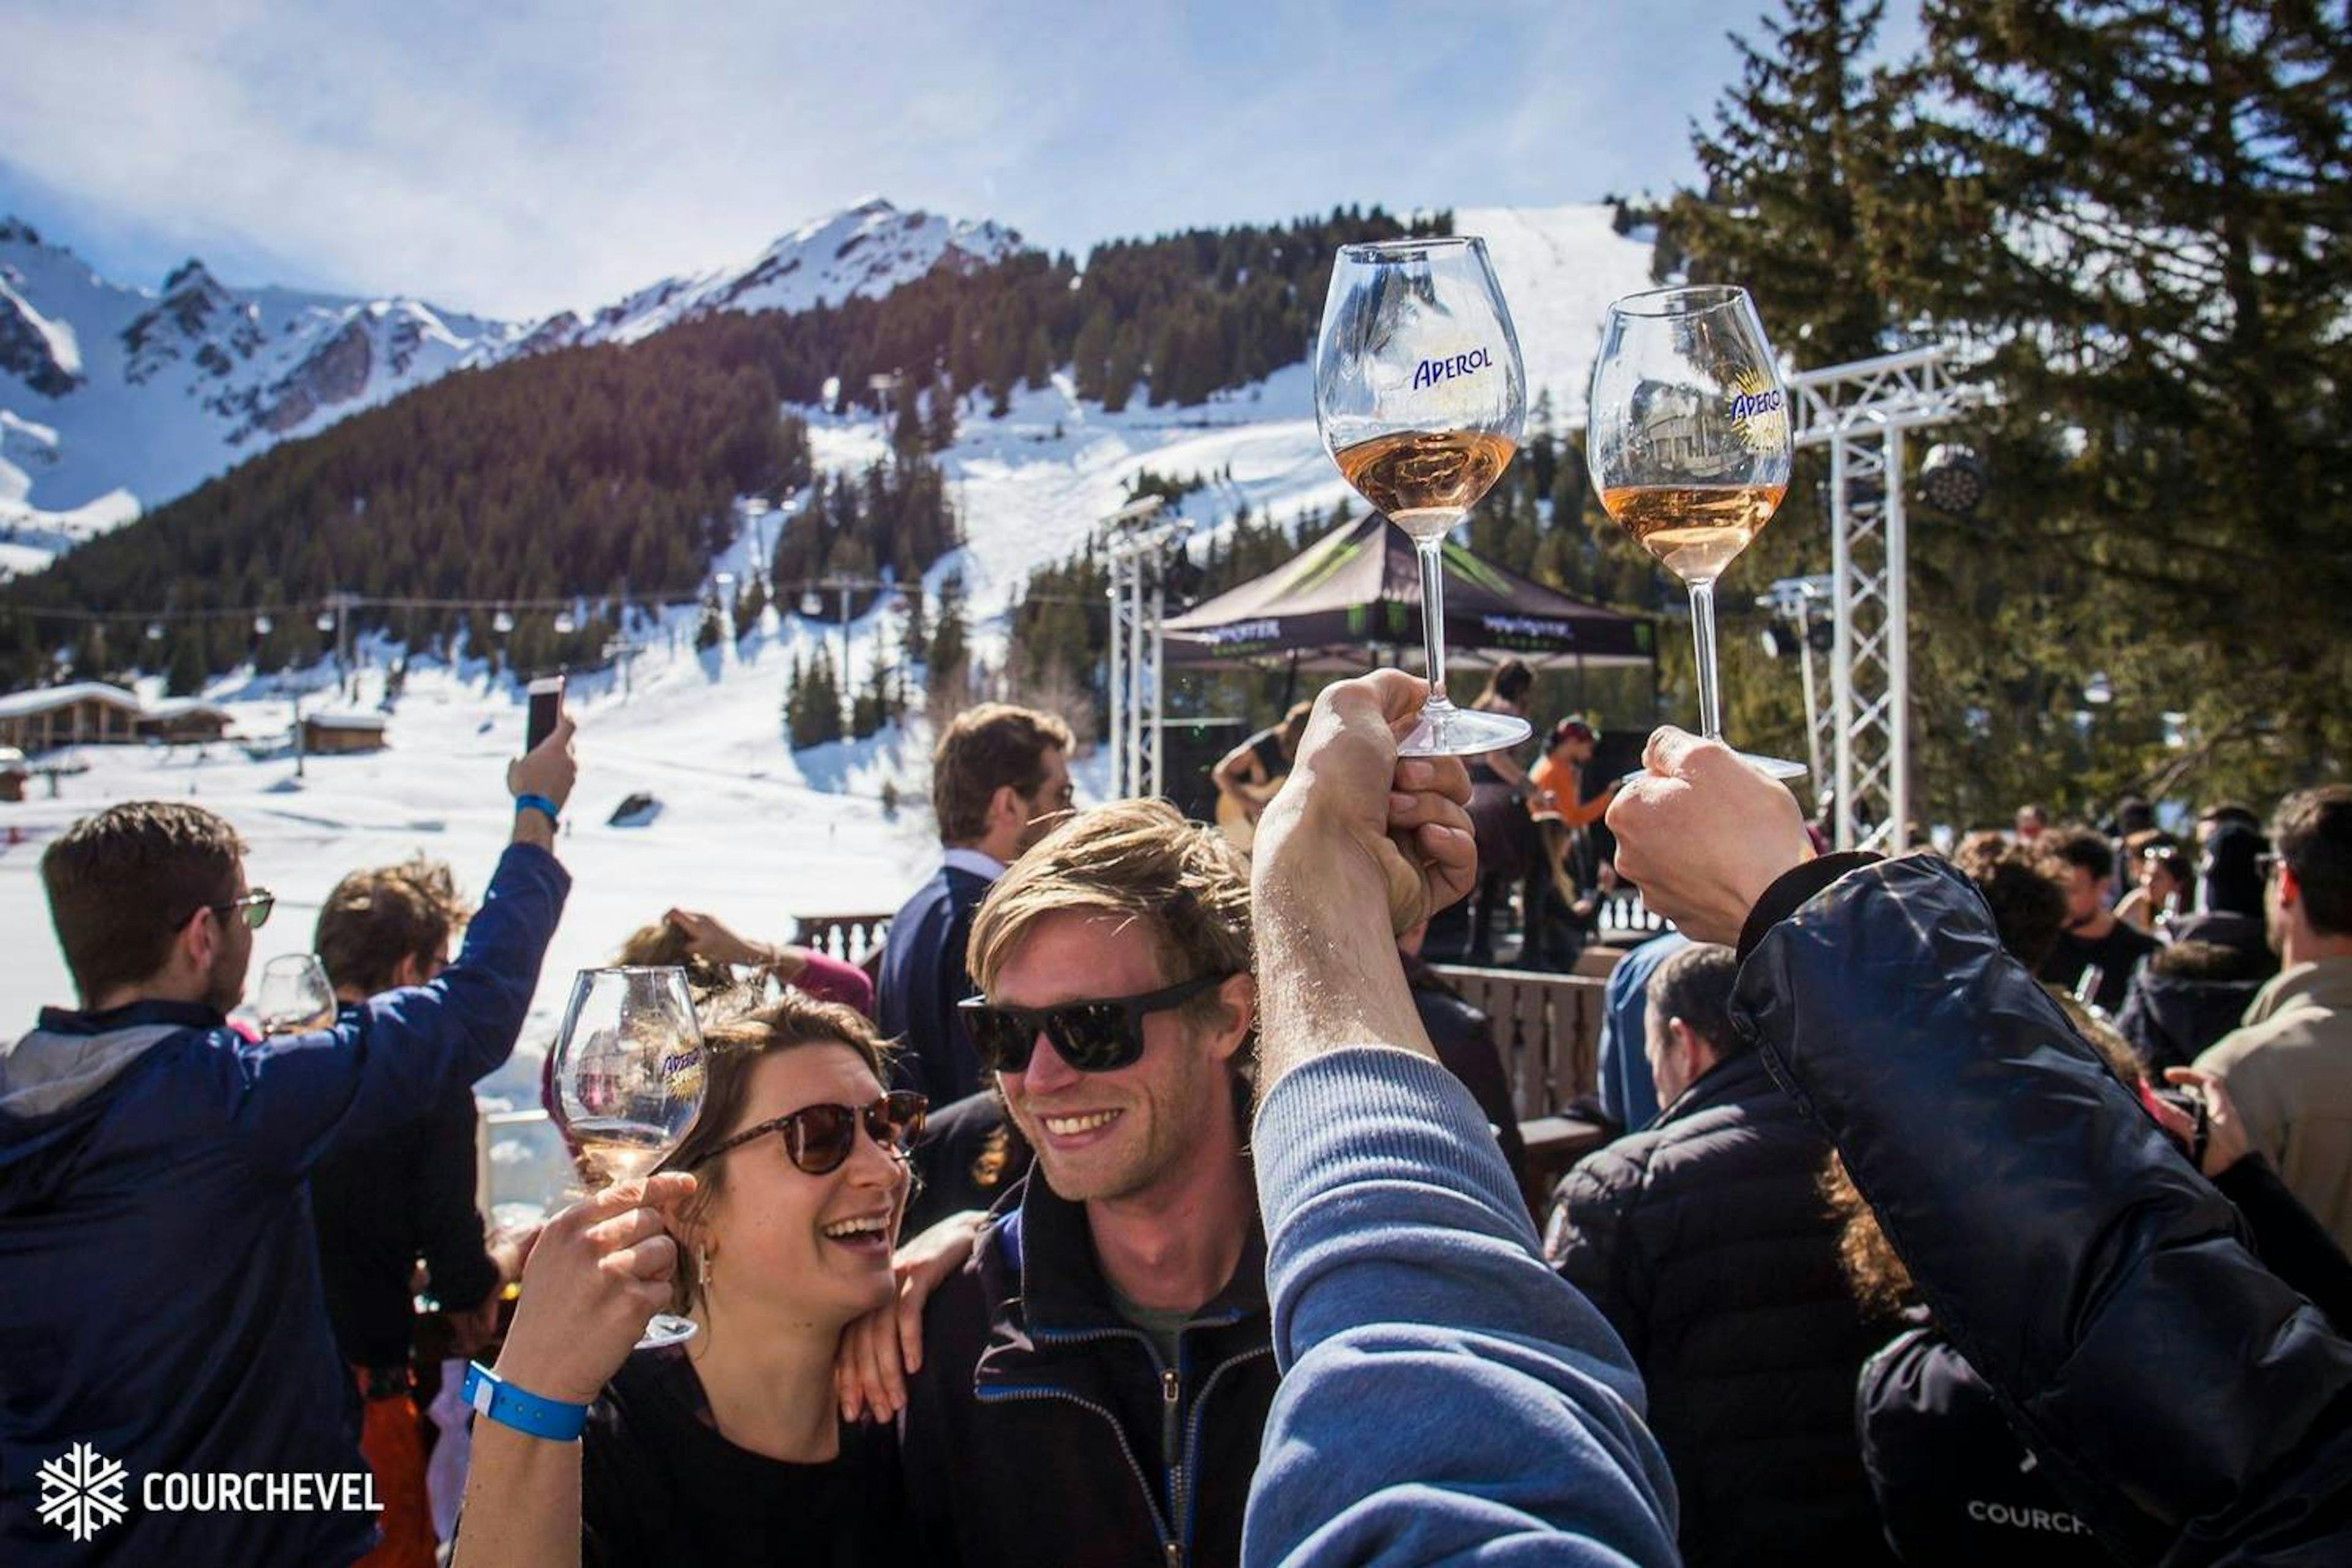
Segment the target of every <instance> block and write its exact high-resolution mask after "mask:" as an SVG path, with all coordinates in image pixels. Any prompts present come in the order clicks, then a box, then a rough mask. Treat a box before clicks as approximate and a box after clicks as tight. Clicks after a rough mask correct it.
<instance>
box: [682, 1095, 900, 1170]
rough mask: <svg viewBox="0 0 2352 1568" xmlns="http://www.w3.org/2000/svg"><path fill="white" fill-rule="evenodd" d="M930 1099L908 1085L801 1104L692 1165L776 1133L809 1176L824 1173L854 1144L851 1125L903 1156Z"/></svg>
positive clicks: (748, 1129)
mask: <svg viewBox="0 0 2352 1568" xmlns="http://www.w3.org/2000/svg"><path fill="white" fill-rule="evenodd" d="M930 1108H931V1102H930V1101H929V1100H927V1099H925V1098H924V1097H923V1096H921V1095H919V1094H917V1093H916V1092H915V1091H914V1090H913V1089H894V1090H892V1091H891V1092H890V1093H888V1094H886V1095H884V1096H883V1097H882V1098H881V1099H879V1100H874V1101H872V1102H871V1103H869V1104H866V1105H803V1106H802V1107H801V1108H800V1109H799V1110H795V1111H793V1113H792V1114H791V1115H790V1116H779V1117H777V1118H776V1119H775V1120H774V1121H762V1122H761V1123H760V1124H759V1125H758V1126H757V1127H746V1128H745V1129H743V1131H740V1132H738V1133H737V1134H735V1136H734V1137H732V1138H730V1139H728V1140H727V1141H726V1142H723V1143H720V1144H718V1145H715V1146H714V1147H713V1148H712V1149H711V1150H710V1151H709V1152H708V1153H706V1154H704V1155H703V1156H702V1158H701V1159H699V1160H697V1161H696V1162H695V1163H694V1169H696V1170H700V1169H701V1168H702V1167H703V1166H705V1165H708V1164H709V1163H710V1162H711V1161H713V1160H716V1159H717V1158H719V1155H721V1154H724V1153H725V1152H727V1151H728V1150H730V1149H732V1148H734V1147H735V1146H736V1145H737V1144H739V1143H749V1142H751V1140H753V1139H754V1138H764V1137H766V1136H767V1135H768V1134H769V1133H771V1132H776V1133H781V1134H782V1136H783V1140H784V1153H785V1154H786V1155H787V1156H788V1157H789V1158H790V1159H791V1160H792V1163H793V1164H795V1165H797V1166H799V1167H800V1168H801V1169H802V1170H803V1171H805V1172H807V1173H809V1174H810V1175H812V1176H829V1175H831V1174H832V1173H834V1172H835V1171H838V1170H839V1169H841V1167H842V1166H843V1165H844V1164H845V1163H847V1162H848V1159H849V1156H850V1155H851V1153H853V1152H855V1151H856V1148H857V1127H858V1123H859V1122H861V1121H862V1122H864V1123H865V1124H866V1131H867V1132H868V1133H869V1134H871V1135H872V1137H873V1139H874V1142H877V1143H879V1144H881V1145H882V1147H883V1148H884V1149H885V1150H886V1151H887V1152H888V1153H889V1154H890V1156H891V1157H892V1158H893V1159H904V1158H905V1157H906V1156H907V1153H908V1151H909V1150H911V1149H913V1148H914V1146H915V1140H916V1139H918V1138H919V1137H921V1136H922V1133H923V1115H924V1113H925V1112H926V1111H928V1110H930Z"/></svg>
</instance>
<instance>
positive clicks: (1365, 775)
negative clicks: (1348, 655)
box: [1252, 669, 1478, 937]
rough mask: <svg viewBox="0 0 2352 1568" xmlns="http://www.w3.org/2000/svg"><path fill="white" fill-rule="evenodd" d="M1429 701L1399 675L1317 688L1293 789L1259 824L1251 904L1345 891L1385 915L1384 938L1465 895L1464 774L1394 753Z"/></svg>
mask: <svg viewBox="0 0 2352 1568" xmlns="http://www.w3.org/2000/svg"><path fill="white" fill-rule="evenodd" d="M1428 693H1429V687H1428V685H1427V683H1426V682H1424V681H1423V680H1421V679H1418V678H1416V677H1414V676H1411V675H1407V674H1406V673H1405V672H1404V671H1402V670H1400V669H1383V670H1376V671H1374V672H1373V673H1372V674H1370V675H1367V676H1363V677H1361V678H1360V679H1355V680H1343V681H1339V682H1338V683H1337V684H1335V685H1331V686H1328V687H1326V688H1324V689H1323V694H1322V696H1321V697H1319V698H1318V699H1317V700H1316V703H1315V716H1314V717H1313V718H1312V719H1309V720H1308V721H1307V735H1306V738H1305V739H1304V740H1303V741H1301V742H1299V746H1298V760H1297V763H1296V764H1295V765H1294V767H1293V769H1292V773H1291V782H1290V784H1289V786H1288V787H1286V788H1285V789H1284V790H1283V792H1282V793H1281V794H1280V795H1276V797H1275V799H1274V801H1273V803H1272V804H1271V805H1269V806H1268V807H1267V809H1266V812H1265V816H1264V817H1263V818H1262V819H1261V820H1260V822H1259V826H1258V834H1257V842H1256V846H1255V849H1254V850H1253V852H1252V872H1253V877H1252V880H1253V881H1254V882H1255V884H1256V886H1257V889H1258V890H1259V896H1260V897H1265V896H1267V894H1268V892H1269V891H1270V890H1276V889H1282V888H1285V887H1295V889H1296V890H1297V891H1298V892H1301V893H1304V894H1306V895H1307V896H1308V897H1314V898H1325V899H1328V898H1329V897H1331V896H1332V895H1333V894H1334V893H1336V892H1338V891H1339V889H1341V888H1346V889H1349V890H1350V891H1352V892H1354V893H1356V894H1360V895H1370V896H1372V897H1374V898H1375V899H1377V900H1378V901H1379V903H1380V904H1381V905H1384V906H1385V907H1386V909H1387V910H1388V912H1389V926H1390V930H1389V932H1388V934H1389V935H1390V936H1391V937H1393V936H1395V935H1397V934H1398V933H1400V932H1402V931H1409V930H1411V929H1412V927H1413V926H1415V925H1417V924H1419V923H1420V922H1421V921H1424V920H1427V919H1428V918H1429V917H1430V916H1431V915H1433V914H1434V913H1436V912H1437V911H1438V910H1442V909H1444V907H1445V906H1446V905H1448V904H1450V903H1453V902H1454V900H1457V899H1459V898H1462V897H1463V896H1464V895H1465V894H1467V893H1468V892H1469V891H1470V889H1471V887H1472V886H1473V885H1474V884H1475V882H1476V881H1477V877H1478V850H1477V840H1476V838H1475V837H1474V836H1473V835H1472V833H1471V829H1470V813H1469V810H1468V806H1469V804H1470V773H1469V770H1468V769H1466V768H1465V767H1464V766H1463V763H1462V760H1461V759H1460V758H1458V757H1425V758H1411V759H1407V760H1404V761H1400V760H1399V759H1398V757H1397V741H1398V740H1399V738H1400V737H1402V736H1403V735H1406V734H1409V733H1411V732H1412V727H1413V725H1414V724H1415V723H1416V722H1418V721H1419V719H1420V715H1421V705H1422V702H1423V699H1425V698H1426V697H1427V696H1428ZM1269 884H1273V885H1274V886H1273V889H1270V888H1269Z"/></svg>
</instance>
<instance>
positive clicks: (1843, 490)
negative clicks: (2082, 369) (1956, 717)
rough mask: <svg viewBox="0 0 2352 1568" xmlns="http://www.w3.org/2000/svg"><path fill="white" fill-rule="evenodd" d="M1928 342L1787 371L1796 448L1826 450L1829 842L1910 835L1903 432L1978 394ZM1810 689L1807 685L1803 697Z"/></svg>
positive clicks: (1961, 407) (1935, 420) (1889, 843)
mask: <svg viewBox="0 0 2352 1568" xmlns="http://www.w3.org/2000/svg"><path fill="white" fill-rule="evenodd" d="M1948 357H1949V351H1948V350H1947V349H1945V348H1943V347H1941V346H1936V347H1931V348H1924V349H1914V350H1911V351H1909V352H1907V353H1897V354H1885V355H1882V356H1880V357H1879V358H1876V359H1866V360H1856V361H1854V362H1853V363H1849V364H1838V365H1830V366H1827V367H1825V368H1823V369H1821V370H1815V371H1807V372H1806V373H1804V374H1801V375H1798V376H1794V377H1791V378H1790V382H1789V391H1790V395H1791V396H1792V397H1793V399H1794V400H1795V403H1796V417H1797V424H1796V432H1795V439H1796V444H1797V445H1798V446H1799V447H1828V448H1829V449H1830V512H1831V530H1830V540H1831V583H1832V616H1834V625H1835V626H1836V628H1837V636H1836V641H1835V642H1834V644H1832V647H1831V650H1830V703H1829V709H1828V712H1827V713H1826V714H1825V715H1824V724H1823V727H1824V728H1826V729H1827V730H1828V731H1829V733H1830V737H1831V742H1832V752H1833V765H1834V772H1833V773H1832V777H1831V778H1829V779H1827V780H1820V779H1817V780H1816V784H1817V785H1818V784H1828V785H1830V786H1831V787H1832V789H1834V791H1835V792H1836V795H1835V798H1836V840H1837V847H1839V848H1841V849H1877V850H1882V851H1885V853H1888V854H1899V853H1900V852H1901V851H1903V850H1904V849H1906V848H1907V847H1909V845H1910V831H1911V775H1910V765H1911V736H1910V727H1911V726H1910V712H1911V658H1910V647H1909V641H1908V639H1909V626H1910V616H1909V604H1908V591H1907V588H1906V572H1907V570H1908V564H1909V563H1908V560H1907V552H1908V539H1907V535H1906V521H1907V520H1906V516H1905V508H1904V453H1903V445H1904V439H1903V438H1904V433H1905V432H1906V431H1909V430H1916V429H1920V428H1923V427H1925V426H1934V425H1942V424H1946V423H1948V422H1949V421H1951V420H1953V419H1956V418H1958V417H1959V416H1961V415H1962V414H1964V413H1965V412H1967V410H1968V409H1969V408H1970V407H1972V406H1973V405H1975V404H1976V403H1977V402H1978V401H1979V399H1980V398H1981V396H1982V395H1983V389H1982V388H1981V387H1980V386H1978V385H1975V384H1969V383H1962V382H1956V381H1954V380H1953V379H1952V376H1951V373H1950V370H1949V369H1948ZM1809 695H1810V693H1809Z"/></svg>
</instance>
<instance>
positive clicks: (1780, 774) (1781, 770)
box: [1735, 752, 1812, 779]
mask: <svg viewBox="0 0 2352 1568" xmlns="http://www.w3.org/2000/svg"><path fill="white" fill-rule="evenodd" d="M1735 754H1736V755H1737V756H1738V758H1739V760H1740V761H1741V762H1743V763H1747V764H1748V766H1749V767H1751V768H1754V769H1755V770H1756V771H1757V772H1758V773H1762V774H1763V775H1764V776H1765V777H1766V778H1768V779H1801V778H1803V777H1804V776H1805V775H1806V774H1807V773H1811V772H1812V770H1811V768H1809V767H1807V766H1805V764H1804V763H1792V762H1790V761H1789V759H1788V758H1786V757H1759V756H1758V755H1756V753H1755V752H1737V753H1735Z"/></svg>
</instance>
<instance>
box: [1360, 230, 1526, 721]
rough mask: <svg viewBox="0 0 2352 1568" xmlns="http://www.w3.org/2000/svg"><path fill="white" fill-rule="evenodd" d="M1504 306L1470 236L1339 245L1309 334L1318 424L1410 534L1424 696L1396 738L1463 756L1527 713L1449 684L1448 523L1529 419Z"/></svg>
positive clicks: (1500, 464) (1376, 501)
mask: <svg viewBox="0 0 2352 1568" xmlns="http://www.w3.org/2000/svg"><path fill="white" fill-rule="evenodd" d="M1527 405H1528V392H1527V382H1526V379H1525V377H1524V375H1523V374H1522V373H1521V371H1520V368H1519V340H1518V337H1517V334H1516V333H1515V332H1514V331H1512V330H1511V312H1510V310H1508V308H1507V307H1506V306H1505V305H1504V303H1503V290H1502V289H1501V287H1500V286H1499V285H1498V284H1496V281H1495V269H1494V268H1493V266H1492V265H1490V264H1489V263H1488V261H1487V259H1486V241H1485V240H1483V239H1478V238H1475V237H1457V238H1448V239H1394V240H1384V241H1382V242H1381V243H1380V244H1377V245H1348V246H1342V247H1340V248H1339V259H1338V260H1336V261H1335V262H1333V263H1332V266H1331V291H1330V293H1329V294H1328V295H1326V296H1325V298H1324V300H1323V331H1322V335H1321V338H1320V339H1319V341H1318V342H1317V343H1316V345H1315V425H1316V428H1317V429H1318V430H1319V431H1320V432H1321V433H1322V437H1323V447H1324V449H1325V450H1326V451H1328V452H1329V453H1330V454H1331V460H1332V461H1333V462H1335V463H1337V464H1339V472H1340V473H1341V475H1343V476H1344V477H1345V478H1346V479H1347V481H1348V483H1349V485H1350V486H1352V487H1353V488H1354V489H1355V490H1356V492H1357V493H1358V494H1359V495H1360V496H1362V497H1363V498H1364V499H1365V500H1368V501H1370V502H1371V504H1372V506H1373V508H1374V509H1375V510H1379V511H1381V512H1383V513H1386V514H1387V516H1388V518H1389V520H1390V521H1391V522H1394V523H1395V524H1396V525H1397V526H1398V527H1400V528H1402V529H1403V530H1404V531H1405V532H1407V533H1408V534H1411V535H1412V542H1413V543H1414V545H1415V546H1416V547H1417V549H1418V552H1419V554H1420V558H1421V635H1422V639H1423V650H1424V652H1425V654H1426V656H1427V658H1428V667H1427V668H1428V670H1429V696H1428V698H1427V700H1425V701H1424V702H1423V704H1422V710H1421V722H1420V723H1419V724H1418V725H1416V726H1415V727H1414V728H1413V731H1412V734H1410V735H1408V736H1406V737H1405V739H1404V742H1403V743H1402V744H1401V745H1400V746H1399V747H1398V748H1397V750H1398V751H1399V752H1402V754H1403V755H1405V756H1409V757H1453V756H1468V755H1472V754H1475V753H1476V752H1492V751H1496V750H1499V749H1500V748H1502V747H1505V746H1515V745H1517V744H1518V743H1519V742H1521V741H1524V740H1526V739H1527V738H1528V735H1529V734H1530V733H1532V732H1533V731H1532V729H1531V727H1530V726H1529V725H1528V721H1526V720H1524V719H1520V718H1517V717H1514V716H1513V715H1511V714H1508V713H1488V712H1484V711H1481V710H1475V709H1463V708H1456V707H1455V706H1454V704H1453V702H1452V701H1450V700H1448V699H1447V697H1446V695H1445V571H1444V560H1443V557H1442V555H1441V553H1440V552H1441V550H1442V547H1443V546H1444V542H1445V535H1446V534H1447V532H1448V531H1451V530H1452V529H1453V527H1454V524H1455V523H1457V522H1460V521H1462V519H1463V516H1464V514H1465V513H1466V512H1468V511H1469V510H1470V509H1471V508H1472V507H1473V506H1475V505H1476V504H1477V501H1478V498H1479V497H1480V496H1483V495H1485V494H1486V491H1487V489H1489V488H1490V487H1491V486H1492V485H1493V484H1494V482H1495V481H1496V479H1500V478H1501V477H1502V473H1503V470H1504V469H1505V468H1508V467H1509V466H1510V463H1511V457H1512V454H1513V453H1515V452H1517V450H1518V445H1519V430H1520V426H1522V425H1523V424H1524V423H1525V421H1526V418H1527Z"/></svg>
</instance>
